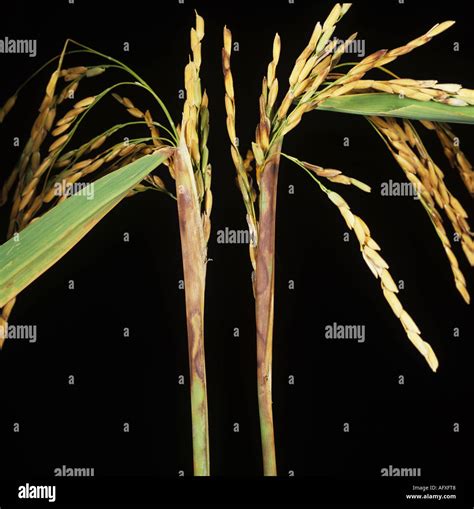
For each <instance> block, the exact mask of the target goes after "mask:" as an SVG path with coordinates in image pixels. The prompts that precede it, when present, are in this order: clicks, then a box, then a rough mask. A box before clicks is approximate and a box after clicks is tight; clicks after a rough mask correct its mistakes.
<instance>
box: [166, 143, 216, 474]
mask: <svg viewBox="0 0 474 509" xmlns="http://www.w3.org/2000/svg"><path fill="white" fill-rule="evenodd" d="M174 170H175V176H176V198H177V204H178V216H179V229H180V236H181V251H182V258H183V272H184V289H185V300H186V322H187V331H188V354H189V368H190V388H191V419H192V436H193V464H194V475H195V476H208V475H209V430H208V412H207V391H206V365H205V356H204V292H205V284H206V243H205V241H204V235H203V229H202V221H201V207H200V204H199V200H198V195H197V191H196V184H195V180H194V173H193V168H192V163H191V159H190V156H189V152H188V149H187V147H186V145H185V143H184V138H183V137H182V139H181V140H180V144H179V146H178V149H177V150H176V152H175V157H174Z"/></svg>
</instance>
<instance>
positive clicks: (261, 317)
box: [255, 138, 283, 476]
mask: <svg viewBox="0 0 474 509" xmlns="http://www.w3.org/2000/svg"><path fill="white" fill-rule="evenodd" d="M282 141H283V140H282V139H281V138H280V139H278V140H275V142H274V143H273V144H272V147H271V148H270V151H269V155H268V158H267V160H266V162H265V167H264V170H263V172H262V174H261V178H260V184H259V187H260V198H259V228H258V245H257V265H256V274H255V310H256V324H257V385H258V408H259V415H260V434H261V441H262V455H263V473H264V475H265V476H276V475H277V468H276V455H275V436H274V431H273V411H272V346H273V304H274V286H275V223H276V203H277V186H278V170H279V165H280V152H281V145H282Z"/></svg>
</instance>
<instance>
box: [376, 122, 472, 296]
mask: <svg viewBox="0 0 474 509" xmlns="http://www.w3.org/2000/svg"><path fill="white" fill-rule="evenodd" d="M370 120H371V122H372V123H373V124H374V125H375V126H376V128H377V129H378V131H379V132H380V133H381V134H382V135H383V136H384V137H385V138H386V140H387V142H388V146H389V149H390V152H391V153H392V155H393V157H394V158H395V160H396V161H397V163H398V164H399V166H400V168H401V169H402V170H403V172H404V173H405V175H406V177H407V179H408V180H409V181H410V182H411V183H412V184H413V186H414V187H415V189H416V190H417V192H418V195H419V197H420V200H421V203H422V205H423V207H424V208H425V210H426V211H427V213H428V214H429V216H430V219H431V222H432V223H433V226H434V228H435V230H436V233H437V234H438V237H439V238H440V240H441V242H442V245H443V249H444V250H445V252H446V255H447V257H448V260H449V263H450V266H451V270H452V272H453V276H454V282H455V285H456V288H457V289H458V291H459V293H460V294H461V295H462V297H463V299H464V300H465V301H466V302H467V303H469V302H470V296H469V293H468V291H467V288H466V279H465V277H464V275H463V273H462V272H461V270H460V268H459V263H458V261H457V259H456V256H455V254H454V252H453V250H452V246H451V242H450V240H449V238H448V235H447V233H446V230H445V228H444V225H443V220H442V217H441V215H440V213H439V211H438V210H437V207H438V208H439V209H441V210H444V211H445V213H446V215H447V216H448V218H449V219H450V220H451V223H452V225H453V228H454V230H455V232H456V233H457V234H458V235H459V237H460V240H461V245H462V248H463V251H464V253H465V254H466V257H467V259H468V260H469V262H470V263H471V265H472V264H473V262H474V242H473V240H472V237H471V233H470V229H469V225H468V223H467V220H466V219H467V214H466V212H465V210H464V209H463V208H462V206H461V205H460V203H459V202H458V200H457V199H456V198H455V197H454V196H453V195H452V194H451V193H450V192H449V190H448V189H447V188H446V184H445V182H444V175H443V172H442V171H441V170H440V168H439V167H438V166H437V165H436V164H435V163H434V162H433V160H432V159H431V157H430V156H429V154H428V152H427V151H426V148H425V147H424V145H423V143H422V142H421V140H420V138H419V136H418V134H417V133H416V131H415V130H414V128H413V126H412V125H411V124H410V123H409V122H407V121H403V122H402V125H400V124H399V123H398V121H397V120H395V119H393V118H380V117H370Z"/></svg>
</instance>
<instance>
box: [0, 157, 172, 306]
mask: <svg viewBox="0 0 474 509" xmlns="http://www.w3.org/2000/svg"><path fill="white" fill-rule="evenodd" d="M168 156H169V153H168V152H166V151H161V152H155V153H154V154H150V155H146V156H144V157H141V158H140V159H137V160H136V161H134V162H132V163H130V164H127V165H126V166H124V167H123V168H120V169H119V170H117V171H114V172H113V173H110V174H109V175H106V176H105V177H102V178H100V179H98V180H97V181H95V182H93V183H91V184H89V185H91V186H93V187H92V189H91V191H92V192H91V193H90V194H87V193H78V194H75V195H73V196H71V197H69V198H68V199H67V200H65V201H63V202H62V203H60V204H59V205H56V206H55V207H53V208H52V209H51V210H49V211H48V212H46V214H44V215H43V216H41V217H40V218H39V219H38V220H36V221H34V222H33V223H32V224H30V225H29V226H27V227H26V228H25V229H24V230H22V231H21V232H20V233H19V234H18V237H17V238H15V237H12V238H11V239H10V240H8V242H5V243H4V244H2V245H1V246H0V307H2V306H4V305H5V304H6V303H7V302H8V301H9V300H10V299H12V298H13V297H15V296H16V295H18V294H19V293H20V292H21V291H22V290H23V289H24V288H26V287H27V286H28V285H29V284H30V283H31V282H32V281H34V280H35V279H37V278H38V277H39V276H40V275H41V274H43V272H45V271H46V270H48V269H49V267H51V266H52V265H54V264H55V263H56V262H57V261H58V260H59V259H60V258H62V257H63V256H64V255H65V254H66V253H67V252H68V251H69V250H70V249H72V248H73V247H74V246H75V245H76V244H77V243H78V242H79V241H80V240H81V239H82V238H83V237H84V236H85V235H86V234H87V233H88V232H89V231H90V230H91V229H92V228H93V227H94V226H95V225H96V224H97V223H98V222H99V221H100V220H101V219H102V218H103V217H104V216H105V215H106V214H107V213H108V212H110V211H111V210H112V209H113V208H114V207H115V206H116V205H117V204H118V203H119V202H120V201H121V200H122V199H123V198H125V196H126V195H127V194H128V192H129V191H130V190H131V189H132V188H133V187H134V186H135V185H136V184H138V183H139V182H140V181H141V180H142V179H143V178H144V177H146V176H147V175H148V174H149V173H151V172H152V171H153V170H154V169H155V168H156V167H157V166H159V165H160V164H161V163H162V162H163V161H164V160H165V159H167V158H168Z"/></svg>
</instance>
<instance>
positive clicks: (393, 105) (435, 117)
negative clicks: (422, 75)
mask: <svg viewBox="0 0 474 509" xmlns="http://www.w3.org/2000/svg"><path fill="white" fill-rule="evenodd" d="M317 109H318V110H323V111H333V112H339V113H349V114H352V115H364V116H366V117H367V116H377V117H397V118H407V119H410V120H431V121H433V122H446V123H457V124H474V106H450V105H448V104H442V103H437V102H434V101H427V102H424V101H416V100H414V99H406V98H404V99H402V98H400V97H399V96H398V95H393V94H378V93H372V94H355V95H345V96H340V97H333V98H331V99H327V100H326V101H324V102H323V103H322V104H321V105H320V106H318V108H317Z"/></svg>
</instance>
